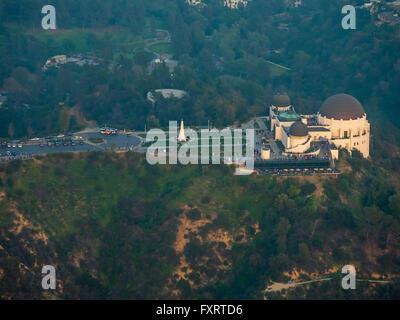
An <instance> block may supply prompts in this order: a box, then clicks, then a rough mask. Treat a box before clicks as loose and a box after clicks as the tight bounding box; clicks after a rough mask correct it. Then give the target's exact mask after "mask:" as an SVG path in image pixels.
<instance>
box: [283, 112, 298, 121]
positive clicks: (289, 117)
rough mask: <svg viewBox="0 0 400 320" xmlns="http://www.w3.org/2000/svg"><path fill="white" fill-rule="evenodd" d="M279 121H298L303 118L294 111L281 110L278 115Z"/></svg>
mask: <svg viewBox="0 0 400 320" xmlns="http://www.w3.org/2000/svg"><path fill="white" fill-rule="evenodd" d="M278 118H279V121H283V122H284V121H298V120H300V119H301V117H300V116H299V115H298V114H297V113H296V112H293V111H285V112H281V113H279V115H278Z"/></svg>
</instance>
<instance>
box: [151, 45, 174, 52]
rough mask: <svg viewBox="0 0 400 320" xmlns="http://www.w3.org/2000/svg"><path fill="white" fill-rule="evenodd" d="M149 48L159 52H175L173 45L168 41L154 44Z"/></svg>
mask: <svg viewBox="0 0 400 320" xmlns="http://www.w3.org/2000/svg"><path fill="white" fill-rule="evenodd" d="M149 49H150V50H151V51H153V52H156V53H158V54H173V51H172V46H171V44H170V43H168V42H162V43H156V44H153V45H152V46H150V47H149Z"/></svg>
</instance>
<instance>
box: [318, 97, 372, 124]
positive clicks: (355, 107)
mask: <svg viewBox="0 0 400 320" xmlns="http://www.w3.org/2000/svg"><path fill="white" fill-rule="evenodd" d="M319 113H320V114H321V116H324V117H327V118H329V119H334V120H341V119H343V120H351V119H359V118H362V117H363V116H364V115H365V111H364V108H363V107H362V105H361V103H360V102H359V101H358V100H357V99H356V98H354V97H353V96H350V95H348V94H343V93H342V94H336V95H333V96H331V97H329V98H328V99H326V100H325V102H324V103H323V104H322V107H321V109H320V110H319Z"/></svg>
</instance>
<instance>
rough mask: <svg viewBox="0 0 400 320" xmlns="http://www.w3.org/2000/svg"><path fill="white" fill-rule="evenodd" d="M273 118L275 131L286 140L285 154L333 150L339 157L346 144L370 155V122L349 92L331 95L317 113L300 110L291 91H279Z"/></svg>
mask: <svg viewBox="0 0 400 320" xmlns="http://www.w3.org/2000/svg"><path fill="white" fill-rule="evenodd" d="M269 118H270V124H271V131H272V132H274V134H275V139H277V140H280V141H281V142H282V144H283V146H284V148H285V150H284V153H285V154H288V155H290V154H302V155H307V154H308V155H318V154H320V153H321V152H327V151H330V152H331V154H332V157H333V158H334V159H337V158H338V156H339V152H338V148H344V149H347V150H348V151H352V150H354V149H355V150H358V151H359V152H360V153H361V154H362V155H363V156H364V157H365V158H367V157H369V143H370V124H369V122H368V120H367V115H366V113H365V111H364V108H363V107H362V105H361V104H360V102H359V101H358V100H357V99H356V98H354V97H352V96H350V95H348V94H336V95H334V96H331V97H329V98H328V99H326V100H325V102H324V103H323V104H322V106H321V108H320V110H319V111H318V113H317V114H313V115H300V114H298V113H296V111H295V109H294V108H293V106H292V105H291V102H290V99H289V97H288V96H287V95H277V96H275V99H274V104H273V105H272V106H271V107H270V109H269ZM315 142H320V143H319V144H318V143H315ZM322 149H323V150H322Z"/></svg>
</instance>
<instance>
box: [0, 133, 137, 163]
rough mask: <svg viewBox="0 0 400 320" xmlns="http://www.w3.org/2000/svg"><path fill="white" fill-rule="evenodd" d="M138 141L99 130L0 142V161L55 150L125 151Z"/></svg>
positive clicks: (122, 134)
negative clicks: (23, 140)
mask: <svg viewBox="0 0 400 320" xmlns="http://www.w3.org/2000/svg"><path fill="white" fill-rule="evenodd" d="M101 140H103V141H101ZM91 141H96V142H98V141H100V143H93V142H91ZM139 142H140V139H139V138H138V137H136V136H134V135H131V134H125V133H117V134H114V135H104V134H101V133H100V132H86V133H77V134H70V135H65V136H64V135H59V136H56V137H46V138H40V139H37V138H36V139H35V140H30V141H29V142H25V143H20V142H8V143H1V144H0V162H4V161H10V160H13V159H26V158H30V157H32V156H34V155H45V154H49V153H55V152H90V151H103V150H104V151H107V150H110V151H111V150H114V151H118V150H124V151H127V150H132V149H133V148H135V147H136V146H137V145H138V144H139Z"/></svg>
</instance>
